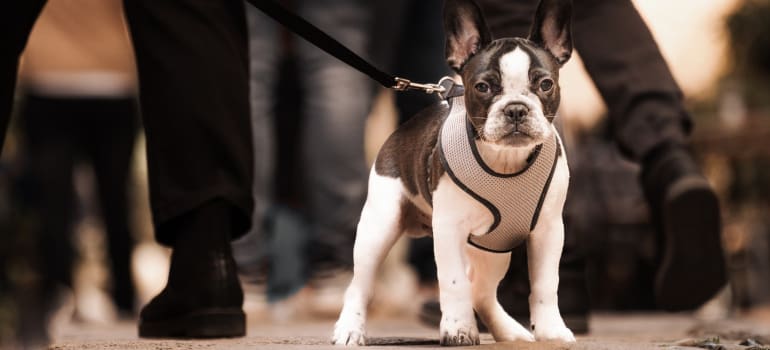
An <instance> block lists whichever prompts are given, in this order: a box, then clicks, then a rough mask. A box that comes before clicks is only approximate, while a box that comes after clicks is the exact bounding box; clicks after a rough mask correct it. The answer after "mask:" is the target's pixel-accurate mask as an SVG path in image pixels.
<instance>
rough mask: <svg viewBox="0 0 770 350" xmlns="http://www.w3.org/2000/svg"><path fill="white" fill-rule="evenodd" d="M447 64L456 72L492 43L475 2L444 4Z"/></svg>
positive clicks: (448, 0) (460, 0) (448, 1)
mask: <svg viewBox="0 0 770 350" xmlns="http://www.w3.org/2000/svg"><path fill="white" fill-rule="evenodd" d="M444 35H445V36H446V52H445V53H446V62H447V64H448V65H449V67H451V68H452V69H454V70H455V71H456V72H458V73H459V72H460V68H462V66H463V65H464V64H465V63H466V62H468V60H469V59H470V58H471V57H473V55H475V54H476V53H478V52H479V50H481V48H483V47H484V46H486V45H487V44H489V42H491V41H492V34H490V32H489V28H487V23H486V22H485V21H484V16H483V15H482V14H481V9H480V8H479V6H478V5H476V3H475V2H474V1H473V0H446V1H445V2H444Z"/></svg>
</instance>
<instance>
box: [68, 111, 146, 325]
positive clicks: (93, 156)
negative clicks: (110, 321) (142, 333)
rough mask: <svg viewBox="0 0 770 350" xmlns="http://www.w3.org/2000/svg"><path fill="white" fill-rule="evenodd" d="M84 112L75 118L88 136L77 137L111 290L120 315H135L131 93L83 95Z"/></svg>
mask: <svg viewBox="0 0 770 350" xmlns="http://www.w3.org/2000/svg"><path fill="white" fill-rule="evenodd" d="M86 103H88V104H87V108H86V109H87V111H85V112H86V113H84V114H85V115H83V116H82V118H80V119H79V120H80V121H82V122H81V123H80V127H81V128H82V129H84V130H86V131H84V132H83V133H84V134H86V135H87V136H85V137H84V140H81V144H83V145H84V146H83V147H84V152H86V153H88V156H89V158H90V159H89V160H90V161H91V164H92V166H93V169H94V175H95V179H96V186H97V190H98V191H97V193H98V199H99V208H100V217H101V218H102V220H103V222H104V227H105V231H106V241H107V249H108V252H109V256H108V259H109V270H110V277H111V280H112V285H111V289H110V293H111V296H112V301H113V303H115V306H117V308H118V311H119V312H120V316H123V317H132V316H133V315H134V300H135V298H136V296H135V294H136V293H135V288H134V280H133V278H132V274H131V253H132V251H133V248H134V239H133V236H132V234H131V228H130V224H129V218H130V217H131V210H130V209H129V208H130V207H131V206H130V203H129V196H128V189H129V185H130V179H131V164H132V163H131V160H132V158H133V157H132V155H133V150H134V141H135V140H136V135H137V131H138V128H139V125H138V124H139V123H138V118H139V115H138V114H137V111H136V101H135V100H134V99H133V98H130V97H125V98H112V99H107V98H105V99H90V100H86Z"/></svg>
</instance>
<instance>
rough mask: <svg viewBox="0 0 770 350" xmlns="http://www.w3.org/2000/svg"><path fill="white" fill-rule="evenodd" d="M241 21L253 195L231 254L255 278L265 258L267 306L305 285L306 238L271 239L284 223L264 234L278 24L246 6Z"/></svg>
mask: <svg viewBox="0 0 770 350" xmlns="http://www.w3.org/2000/svg"><path fill="white" fill-rule="evenodd" d="M246 18H247V22H248V28H249V68H250V74H251V77H250V86H249V88H250V93H249V100H250V101H249V102H250V107H251V128H252V133H253V135H254V138H253V147H254V186H253V188H252V190H253V196H254V201H255V206H254V213H253V217H252V220H253V225H252V228H251V231H250V232H249V233H248V234H247V235H246V236H245V237H243V238H242V239H240V240H238V241H237V242H236V243H235V244H234V248H235V249H234V253H235V256H236V260H237V261H238V263H239V266H240V267H241V268H242V270H245V272H246V274H247V275H248V274H251V273H258V269H259V264H260V262H261V261H262V260H263V258H267V259H269V261H270V270H269V272H268V278H267V296H268V301H277V300H280V299H283V298H286V297H288V296H290V295H291V294H293V293H294V292H296V291H297V290H299V289H300V288H302V286H303V285H304V284H305V281H306V278H305V273H304V269H305V263H306V260H305V258H304V249H305V243H306V241H307V235H308V234H307V233H306V232H304V231H306V230H303V229H302V228H300V229H289V230H283V229H280V230H278V231H281V232H280V234H276V231H277V228H278V226H280V227H281V228H284V227H285V220H282V221H281V222H280V223H278V222H273V225H270V227H272V229H269V230H268V229H266V228H267V226H266V225H265V221H266V220H268V219H270V220H272V221H278V218H276V217H274V216H275V215H271V213H270V212H271V209H272V207H273V205H274V201H273V191H272V187H273V183H274V181H273V179H274V172H275V164H276V161H275V159H274V158H275V153H276V150H275V147H276V140H275V126H274V117H275V116H274V114H273V107H274V105H275V101H276V96H275V94H274V92H275V87H276V84H277V78H278V72H279V66H280V59H281V57H280V56H281V54H282V53H281V52H280V48H281V46H280V42H279V40H280V37H279V27H278V26H279V25H278V24H277V23H276V22H275V21H273V20H272V19H271V18H269V17H267V16H266V15H264V14H263V13H262V12H260V11H259V10H257V9H255V8H254V7H252V6H251V5H249V4H246ZM292 224H293V223H292V222H290V223H289V225H292Z"/></svg>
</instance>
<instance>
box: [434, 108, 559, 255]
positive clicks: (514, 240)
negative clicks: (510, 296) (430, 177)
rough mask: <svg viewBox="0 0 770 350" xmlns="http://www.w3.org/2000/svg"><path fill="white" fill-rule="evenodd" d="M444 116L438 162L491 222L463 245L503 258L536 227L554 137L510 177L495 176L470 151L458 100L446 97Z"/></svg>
mask: <svg viewBox="0 0 770 350" xmlns="http://www.w3.org/2000/svg"><path fill="white" fill-rule="evenodd" d="M448 102H449V103H450V105H451V107H450V111H449V116H448V117H447V119H446V120H445V121H444V125H442V127H441V133H440V135H439V149H440V154H441V162H442V165H443V166H444V170H445V171H446V172H447V174H448V175H449V177H450V178H451V179H452V180H453V181H454V182H455V183H456V184H457V186H459V187H460V188H461V189H463V191H465V192H466V193H468V194H469V195H471V197H473V198H475V199H476V200H478V201H479V202H481V203H482V204H484V206H486V207H487V208H489V210H490V211H491V212H492V215H493V217H494V222H493V223H492V226H490V228H489V231H488V232H487V233H485V234H483V235H480V236H474V235H470V236H469V237H468V242H469V243H470V244H472V245H474V246H476V247H478V248H481V249H485V250H488V251H493V252H500V253H503V252H508V251H510V250H512V249H513V248H515V247H516V246H518V245H519V244H520V243H521V242H522V241H524V240H525V239H526V238H527V236H528V235H529V233H530V232H531V231H532V229H534V228H535V224H537V217H538V216H539V213H540V207H541V206H542V205H543V199H544V198H545V195H546V193H547V192H548V187H549V185H550V183H551V178H552V176H553V172H554V170H555V169H556V161H557V159H558V157H559V154H560V152H561V149H560V146H559V145H558V141H557V139H556V135H553V137H551V138H549V139H548V140H547V141H546V142H545V143H543V144H542V145H540V146H538V147H537V148H536V150H535V153H534V154H533V157H534V160H532V161H531V162H530V164H529V165H528V166H527V168H525V169H524V170H522V171H520V172H518V173H514V174H498V173H495V172H494V171H493V170H492V169H490V168H489V167H487V165H486V164H485V163H484V161H483V160H482V159H481V156H480V155H479V153H478V150H477V149H476V143H475V136H474V130H473V126H472V125H471V124H470V121H469V120H468V118H467V117H466V111H465V101H464V98H463V96H457V97H452V98H450V99H449V100H448Z"/></svg>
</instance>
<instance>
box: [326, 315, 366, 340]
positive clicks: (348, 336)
mask: <svg viewBox="0 0 770 350" xmlns="http://www.w3.org/2000/svg"><path fill="white" fill-rule="evenodd" d="M332 344H334V345H345V346H364V345H366V330H364V325H363V323H362V322H351V321H347V322H346V321H345V320H343V319H340V320H339V321H337V323H336V324H335V325H334V336H332Z"/></svg>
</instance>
